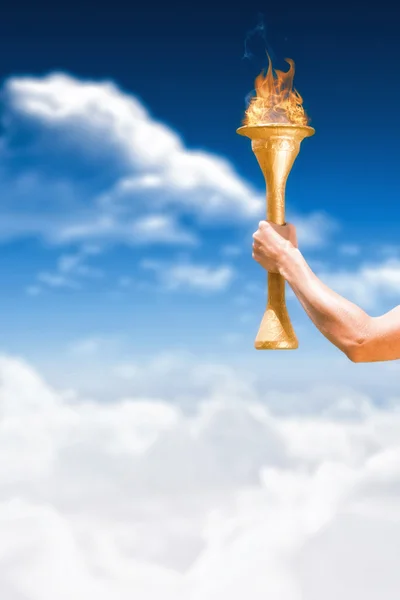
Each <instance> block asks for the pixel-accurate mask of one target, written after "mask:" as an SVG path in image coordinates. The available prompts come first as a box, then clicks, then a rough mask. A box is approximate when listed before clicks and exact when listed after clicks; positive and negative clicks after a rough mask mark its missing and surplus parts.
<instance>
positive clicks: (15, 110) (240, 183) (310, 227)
mask: <svg viewBox="0 0 400 600" xmlns="http://www.w3.org/2000/svg"><path fill="white" fill-rule="evenodd" d="M4 99H5V115H4V119H3V121H4V136H3V140H2V148H1V154H2V156H1V158H2V169H1V172H0V191H1V192H2V197H3V198H4V201H3V203H2V207H3V208H2V214H1V221H0V237H2V238H5V239H7V238H13V237H18V236H23V235H38V236H42V237H45V238H46V239H47V240H50V241H52V242H54V243H62V244H65V243H74V242H76V243H82V242H84V241H87V240H90V241H93V240H94V241H97V242H99V241H102V242H104V241H113V242H115V241H118V242H121V241H122V242H124V243H129V244H146V243H155V242H159V243H163V244H165V243H169V244H184V245H186V244H195V243H197V241H198V240H197V237H196V234H195V232H193V231H192V230H190V229H188V226H187V225H185V226H184V225H183V224H182V222H181V217H182V216H183V215H187V216H190V217H191V218H192V219H194V220H200V221H201V223H202V225H205V224H207V222H208V221H210V220H211V222H212V223H215V221H216V219H218V218H224V220H226V219H228V220H229V222H231V223H233V222H235V221H236V224H237V225H242V224H243V221H244V222H246V221H249V220H255V222H257V219H258V218H263V216H264V212H265V199H264V194H260V193H259V192H258V191H257V190H255V189H254V188H253V187H252V186H251V185H250V184H249V183H248V182H246V181H244V180H243V179H242V178H241V177H240V176H239V175H238V174H237V173H236V171H235V169H234V168H233V167H232V165H231V164H230V163H229V162H228V161H227V160H225V159H223V158H221V157H220V156H216V155H213V154H211V153H207V152H204V151H199V150H192V149H189V148H187V147H185V146H184V144H183V142H182V140H181V138H180V137H179V136H178V135H177V134H176V133H175V132H174V131H172V130H171V129H170V128H168V127H167V126H165V125H163V124H162V123H161V122H159V121H157V120H156V119H155V118H154V117H153V116H152V115H151V114H150V113H149V112H148V111H147V110H146V108H145V107H144V106H143V105H142V104H141V103H140V101H139V100H138V99H137V98H135V97H134V96H133V95H129V94H127V93H125V92H123V91H121V90H120V89H119V88H118V87H117V86H116V85H115V84H113V83H111V82H93V81H80V80H78V79H76V78H73V77H71V76H69V75H66V74H62V73H53V74H51V75H48V76H46V77H43V78H33V77H13V78H10V79H9V80H8V81H7V82H6V84H5V89H4ZM1 188H3V189H1ZM310 218H311V221H310V222H309V223H308V217H303V218H302V217H299V219H300V220H301V222H300V221H299V233H300V237H301V238H302V239H304V244H307V243H308V241H309V242H310V244H311V245H315V244H319V243H321V242H322V241H324V240H325V239H326V235H327V234H328V233H329V232H330V231H331V225H332V223H331V221H330V220H329V219H328V218H327V217H326V216H321V215H318V214H316V215H311V217H310ZM303 231H304V232H305V235H303Z"/></svg>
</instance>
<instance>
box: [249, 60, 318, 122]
mask: <svg viewBox="0 0 400 600" xmlns="http://www.w3.org/2000/svg"><path fill="white" fill-rule="evenodd" d="M267 56H268V62H269V66H268V71H267V74H266V75H265V76H264V74H263V73H260V75H259V76H258V77H257V78H256V80H255V91H256V96H254V98H252V100H251V102H250V105H249V107H248V109H247V110H246V113H245V118H244V121H243V125H265V124H267V123H290V124H293V125H307V124H308V122H309V119H308V117H307V115H306V113H305V111H304V108H303V106H302V104H303V98H302V97H301V96H300V94H299V93H298V91H297V90H295V89H294V88H293V77H294V61H293V60H292V59H291V58H286V59H285V60H286V62H287V63H289V65H290V67H289V71H287V73H285V72H284V71H278V69H274V71H275V74H276V76H274V72H273V69H272V62H271V59H270V57H269V55H267Z"/></svg>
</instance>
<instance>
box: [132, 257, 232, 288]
mask: <svg viewBox="0 0 400 600" xmlns="http://www.w3.org/2000/svg"><path fill="white" fill-rule="evenodd" d="M141 267H142V268H143V269H147V270H150V271H152V272H153V273H154V274H155V275H156V278H157V281H158V282H159V283H160V285H161V286H162V287H164V288H166V289H167V290H177V289H183V290H198V291H204V292H219V291H222V290H225V289H226V288H227V287H228V286H229V284H230V283H231V282H232V280H233V279H234V277H235V271H234V269H233V268H232V267H231V266H229V265H222V266H219V267H209V266H207V265H200V264H193V263H191V262H188V261H185V262H180V263H179V262H178V263H175V264H172V265H164V264H162V263H160V262H157V261H151V260H144V261H142V263H141Z"/></svg>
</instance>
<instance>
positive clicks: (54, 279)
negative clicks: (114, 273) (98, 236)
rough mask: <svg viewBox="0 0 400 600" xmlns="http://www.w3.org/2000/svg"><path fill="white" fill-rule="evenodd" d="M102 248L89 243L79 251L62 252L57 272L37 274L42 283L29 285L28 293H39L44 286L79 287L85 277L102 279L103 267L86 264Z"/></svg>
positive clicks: (39, 281)
mask: <svg viewBox="0 0 400 600" xmlns="http://www.w3.org/2000/svg"><path fill="white" fill-rule="evenodd" d="M99 253H100V249H99V248H98V247H96V246H90V245H88V244H86V245H83V246H82V247H81V248H80V249H79V250H78V251H76V252H74V253H70V254H62V255H61V256H60V257H59V259H58V262H57V268H56V272H54V273H49V272H42V273H39V274H38V275H37V282H38V283H39V284H41V285H33V286H30V287H28V289H27V293H28V294H30V295H38V294H39V293H40V292H41V291H42V289H43V286H47V287H50V288H70V289H79V288H80V287H81V283H82V281H83V280H84V279H100V278H102V277H103V276H104V272H103V270H102V269H99V268H97V267H92V266H89V265H87V264H86V261H87V259H88V257H90V256H93V255H94V256H96V255H98V254H99Z"/></svg>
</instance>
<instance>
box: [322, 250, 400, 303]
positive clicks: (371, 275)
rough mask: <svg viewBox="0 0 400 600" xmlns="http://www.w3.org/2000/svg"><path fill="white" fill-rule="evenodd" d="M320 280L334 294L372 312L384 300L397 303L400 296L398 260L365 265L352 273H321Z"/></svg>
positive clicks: (341, 271) (399, 267) (344, 271)
mask: <svg viewBox="0 0 400 600" xmlns="http://www.w3.org/2000/svg"><path fill="white" fill-rule="evenodd" d="M318 275H319V277H321V279H322V280H323V281H324V283H326V284H327V285H329V286H330V287H332V288H333V289H334V290H335V291H336V292H338V293H340V294H342V295H344V296H346V297H348V298H349V299H351V300H353V301H354V302H356V303H358V304H360V305H362V306H363V307H364V308H366V309H370V308H375V307H376V306H377V305H378V304H379V301H380V300H382V299H384V298H393V299H397V298H398V297H399V294H400V260H399V259H396V258H389V259H386V260H385V261H383V262H376V263H364V264H361V265H360V266H359V267H357V268H355V269H351V270H350V269H347V270H346V269H343V270H338V271H333V270H327V269H325V270H321V271H318Z"/></svg>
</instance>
